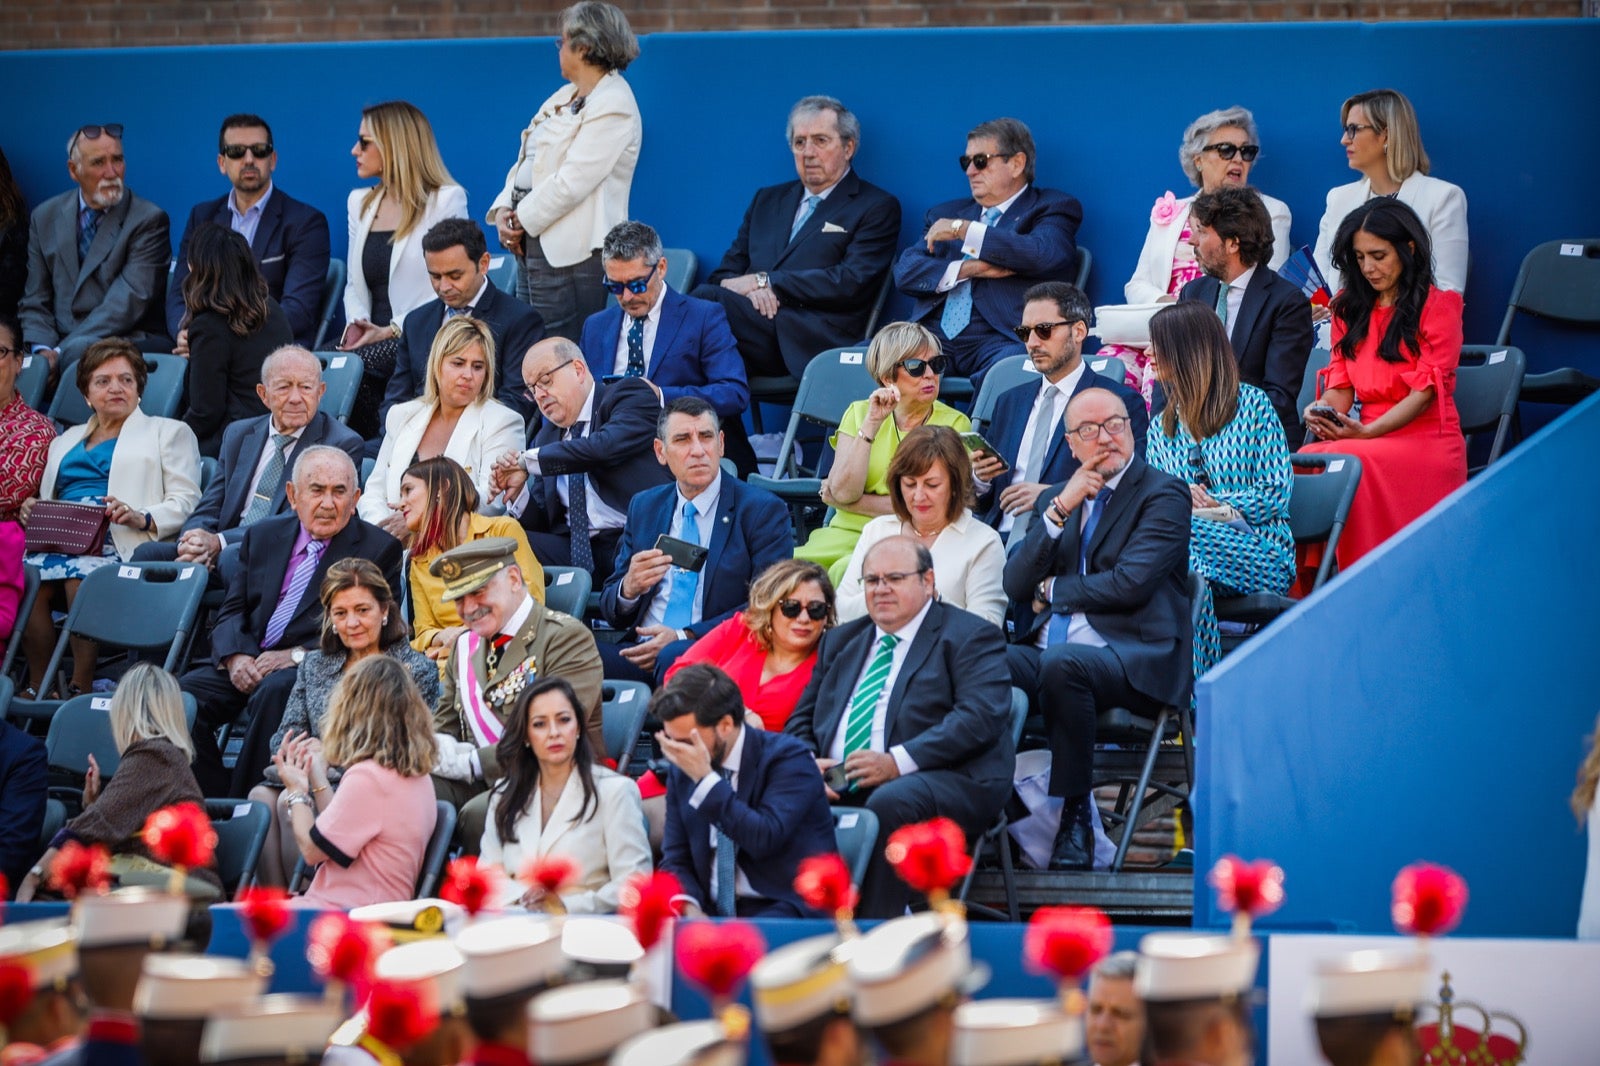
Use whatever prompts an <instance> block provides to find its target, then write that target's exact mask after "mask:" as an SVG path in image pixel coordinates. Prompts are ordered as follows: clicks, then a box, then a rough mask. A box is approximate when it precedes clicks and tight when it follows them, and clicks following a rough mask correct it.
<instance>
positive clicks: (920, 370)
mask: <svg viewBox="0 0 1600 1066" xmlns="http://www.w3.org/2000/svg"><path fill="white" fill-rule="evenodd" d="M949 365H950V360H949V358H948V357H946V356H943V355H936V356H934V357H933V358H932V359H902V360H901V361H900V362H899V363H897V364H895V369H896V370H904V371H905V372H906V373H907V374H910V375H911V376H912V377H914V378H920V377H922V376H923V375H924V374H926V373H927V372H928V371H930V370H931V371H933V376H934V377H936V378H937V377H943V376H944V372H945V368H946V367H948V366H949Z"/></svg>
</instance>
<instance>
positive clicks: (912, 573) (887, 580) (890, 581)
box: [861, 570, 926, 589]
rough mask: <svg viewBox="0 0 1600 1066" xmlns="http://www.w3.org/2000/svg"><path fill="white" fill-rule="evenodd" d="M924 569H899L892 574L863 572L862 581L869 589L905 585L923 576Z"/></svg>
mask: <svg viewBox="0 0 1600 1066" xmlns="http://www.w3.org/2000/svg"><path fill="white" fill-rule="evenodd" d="M925 572H926V571H923V570H897V571H895V572H894V573H892V574H862V575H861V583H862V584H863V585H865V586H867V588H869V589H875V588H880V587H882V586H884V585H903V584H905V582H907V581H909V580H910V579H911V578H914V577H921V576H922V575H923V574H924V573H925Z"/></svg>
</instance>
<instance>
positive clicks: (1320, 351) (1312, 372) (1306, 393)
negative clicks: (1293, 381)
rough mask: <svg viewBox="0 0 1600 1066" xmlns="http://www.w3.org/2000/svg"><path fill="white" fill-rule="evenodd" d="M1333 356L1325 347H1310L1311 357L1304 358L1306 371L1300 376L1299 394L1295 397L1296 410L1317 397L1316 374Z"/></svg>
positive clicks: (1321, 370) (1308, 405)
mask: <svg viewBox="0 0 1600 1066" xmlns="http://www.w3.org/2000/svg"><path fill="white" fill-rule="evenodd" d="M1332 358H1333V352H1331V351H1329V350H1328V349H1327V348H1313V349H1311V357H1310V358H1308V359H1307V360H1306V372H1305V373H1304V374H1302V375H1301V376H1300V395H1299V397H1297V398H1296V399H1295V406H1296V410H1298V411H1304V410H1305V409H1306V408H1307V407H1310V406H1311V404H1312V403H1313V402H1314V401H1315V400H1316V398H1317V375H1319V374H1321V373H1322V372H1323V371H1324V370H1326V369H1327V368H1328V362H1329V360H1331V359H1332Z"/></svg>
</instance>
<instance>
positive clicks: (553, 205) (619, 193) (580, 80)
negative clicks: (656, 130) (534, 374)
mask: <svg viewBox="0 0 1600 1066" xmlns="http://www.w3.org/2000/svg"><path fill="white" fill-rule="evenodd" d="M556 48H557V52H558V58H559V62H560V64H561V76H562V77H563V78H565V79H566V82H567V83H566V84H565V85H563V86H561V88H559V89H557V90H556V91H555V92H554V93H552V94H551V95H550V97H549V99H547V100H545V102H544V103H543V104H540V105H539V110H538V111H536V112H535V113H534V116H533V119H532V121H530V122H529V123H528V128H527V129H525V130H523V131H522V141H521V146H520V148H519V150H518V152H517V160H516V162H515V163H513V164H512V165H511V171H510V173H508V174H507V175H506V182H505V187H504V188H502V189H501V190H500V195H499V196H497V197H495V200H494V203H493V204H492V205H490V207H489V216H488V219H487V221H488V222H489V223H490V224H492V225H493V226H494V227H495V229H496V230H497V231H498V232H499V234H500V244H501V246H502V247H504V248H506V249H507V250H509V251H510V252H511V253H512V254H513V255H516V256H518V257H520V258H521V261H522V267H523V269H522V270H521V271H519V278H518V286H517V288H518V292H517V295H518V296H519V297H521V298H522V299H524V300H527V301H528V302H529V303H531V304H533V306H534V307H536V308H537V309H538V311H539V314H540V316H541V317H543V318H544V332H545V336H547V337H565V338H567V339H568V340H570V341H577V339H578V335H579V333H580V331H581V330H582V329H583V321H584V319H586V318H588V317H589V316H590V315H592V314H596V313H598V312H600V311H603V310H605V306H606V293H605V290H604V289H602V288H601V287H600V283H601V282H603V281H604V280H605V274H604V272H602V271H601V269H600V246H601V244H602V243H604V241H605V239H606V234H607V233H610V232H611V227H613V226H615V225H616V224H617V223H619V222H624V221H626V220H627V218H628V194H629V192H630V191H631V190H632V188H633V169H634V167H635V166H636V165H637V164H638V162H639V145H640V143H641V142H642V141H643V139H644V124H643V123H642V122H641V120H640V118H639V104H638V102H637V101H636V100H634V98H633V90H632V89H631V88H629V87H628V80H627V79H626V78H624V77H623V76H622V72H623V71H625V70H627V69H628V64H629V63H632V62H633V61H634V60H635V59H637V58H638V57H639V41H638V39H637V38H636V37H635V36H634V33H633V28H632V27H631V26H629V25H628V16H627V15H624V14H623V13H622V9H621V8H619V7H617V6H616V5H615V4H608V3H606V2H604V0H579V2H578V3H576V4H573V5H572V6H571V7H568V8H567V9H566V10H565V11H563V12H561V38H560V40H559V41H558V42H557V43H556Z"/></svg>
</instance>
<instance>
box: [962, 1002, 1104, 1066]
mask: <svg viewBox="0 0 1600 1066" xmlns="http://www.w3.org/2000/svg"><path fill="white" fill-rule="evenodd" d="M954 1024H955V1029H954V1031H953V1032H952V1034H951V1036H950V1066H1035V1064H1038V1063H1052V1062H1076V1061H1077V1060H1078V1059H1080V1058H1082V1057H1083V1019H1082V1018H1081V1017H1080V1016H1077V1015H1073V1014H1067V1013H1066V1012H1065V1011H1063V1010H1062V1009H1061V1005H1060V1004H1059V1003H1056V1002H1054V1001H1052V1000H1048V999H984V1000H978V1001H977V1002H974V1003H963V1004H961V1006H959V1007H957V1008H956V1013H955V1022H954Z"/></svg>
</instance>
